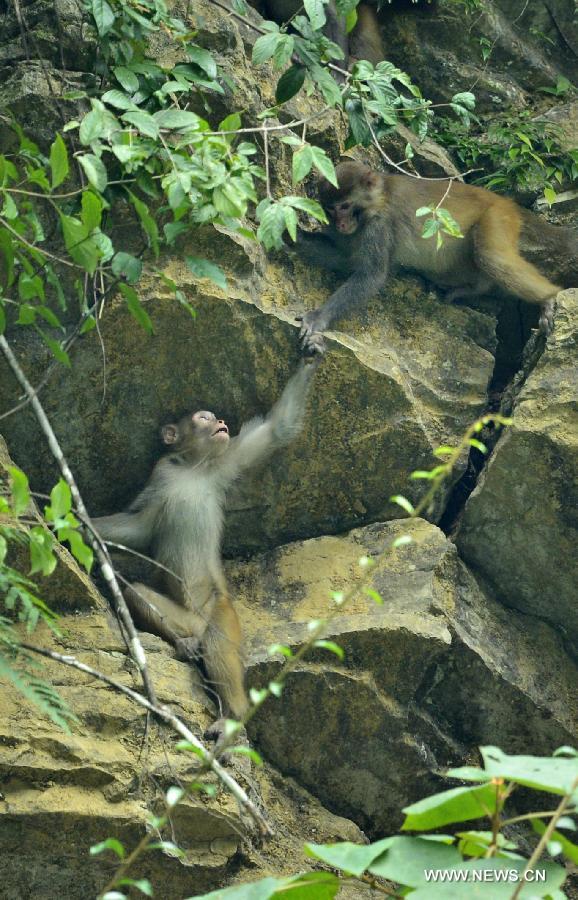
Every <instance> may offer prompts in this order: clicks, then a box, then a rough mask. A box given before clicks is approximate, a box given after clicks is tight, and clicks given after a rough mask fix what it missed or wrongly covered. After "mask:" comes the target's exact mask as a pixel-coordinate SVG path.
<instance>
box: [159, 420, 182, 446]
mask: <svg viewBox="0 0 578 900" xmlns="http://www.w3.org/2000/svg"><path fill="white" fill-rule="evenodd" d="M161 437H162V439H163V444H176V442H177V440H178V438H179V429H178V428H177V426H176V425H163V427H162V429H161Z"/></svg>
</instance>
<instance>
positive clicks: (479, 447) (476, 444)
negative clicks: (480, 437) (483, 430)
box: [469, 438, 488, 453]
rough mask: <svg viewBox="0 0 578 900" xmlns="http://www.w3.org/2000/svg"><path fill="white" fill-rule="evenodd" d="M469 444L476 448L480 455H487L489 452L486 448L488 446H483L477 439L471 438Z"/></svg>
mask: <svg viewBox="0 0 578 900" xmlns="http://www.w3.org/2000/svg"><path fill="white" fill-rule="evenodd" d="M469 444H470V446H471V447H475V448H476V450H479V451H480V453H487V452H488V448H487V447H486V445H485V444H482V442H481V441H477V440H476V438H470V440H469Z"/></svg>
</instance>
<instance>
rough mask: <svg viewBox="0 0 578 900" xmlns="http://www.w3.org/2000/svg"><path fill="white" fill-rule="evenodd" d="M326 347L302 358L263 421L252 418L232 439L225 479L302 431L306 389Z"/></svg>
mask: <svg viewBox="0 0 578 900" xmlns="http://www.w3.org/2000/svg"><path fill="white" fill-rule="evenodd" d="M324 350H325V347H324V346H323V345H321V344H318V345H317V346H316V355H315V356H314V357H311V358H310V359H309V360H303V361H302V362H301V363H300V365H299V368H298V369H297V372H296V373H295V375H293V377H292V378H291V379H290V381H289V382H288V384H287V386H286V387H285V390H284V391H283V393H282V394H281V397H280V398H279V400H278V401H277V403H276V404H275V406H274V407H273V408H272V410H271V411H270V413H269V415H268V416H267V418H266V419H265V420H263V419H261V418H256V419H252V420H251V421H250V422H247V423H246V424H245V425H243V427H242V428H241V431H240V433H239V435H238V436H237V437H236V438H233V440H232V441H231V446H230V449H229V453H228V454H227V459H226V462H225V464H224V466H223V470H224V471H226V478H227V480H228V481H230V480H232V479H233V478H234V477H235V476H236V475H237V473H238V472H240V471H241V470H243V469H246V468H248V467H249V466H252V465H254V464H255V463H257V462H259V461H260V460H261V459H263V457H265V456H266V455H267V454H269V453H271V452H272V451H273V450H274V449H275V448H276V447H280V446H283V445H284V444H288V443H289V442H290V441H291V440H292V439H293V438H294V437H295V436H296V435H297V434H298V433H299V431H300V430H301V426H302V424H303V417H304V415H305V406H306V400H307V395H308V393H309V388H310V386H311V382H312V380H313V376H314V374H315V371H316V369H317V366H318V364H319V361H320V359H321V355H322V354H323V352H324Z"/></svg>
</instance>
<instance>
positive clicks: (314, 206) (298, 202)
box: [283, 197, 327, 222]
mask: <svg viewBox="0 0 578 900" xmlns="http://www.w3.org/2000/svg"><path fill="white" fill-rule="evenodd" d="M283 202H284V203H286V204H287V205H288V206H292V207H294V208H295V209H300V210H302V211H303V212H306V213H308V214H309V215H310V216H313V218H314V219H317V221H318V222H327V216H326V215H325V210H324V209H323V207H322V206H321V204H320V203H318V202H317V200H310V199H309V197H284V198H283Z"/></svg>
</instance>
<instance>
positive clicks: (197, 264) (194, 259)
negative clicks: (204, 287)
mask: <svg viewBox="0 0 578 900" xmlns="http://www.w3.org/2000/svg"><path fill="white" fill-rule="evenodd" d="M185 262H186V264H187V266H188V267H189V269H190V270H191V272H192V273H193V275H195V276H196V277H197V278H208V279H209V281H212V282H214V284H216V285H217V287H220V288H221V290H223V291H226V290H227V279H226V277H225V273H224V272H223V270H222V269H221V268H220V266H217V265H215V263H212V262H209V260H208V259H203V258H202V257H200V256H185Z"/></svg>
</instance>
